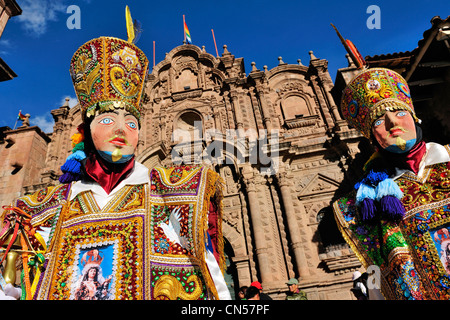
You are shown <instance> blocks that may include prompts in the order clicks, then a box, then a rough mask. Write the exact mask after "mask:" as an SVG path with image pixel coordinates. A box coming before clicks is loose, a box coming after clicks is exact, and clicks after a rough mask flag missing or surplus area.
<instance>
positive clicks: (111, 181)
mask: <svg viewBox="0 0 450 320" xmlns="http://www.w3.org/2000/svg"><path fill="white" fill-rule="evenodd" d="M133 168H134V157H133V158H131V159H130V161H128V162H126V163H117V164H112V163H106V161H104V160H103V159H102V158H101V157H99V156H98V155H97V154H96V153H93V154H91V155H90V156H89V158H88V159H87V160H86V165H85V170H86V173H87V174H88V175H89V176H90V177H91V178H92V179H94V181H96V182H97V183H98V184H99V185H100V186H101V187H102V188H103V190H105V191H106V193H107V194H110V192H111V190H112V189H114V188H115V187H116V186H117V185H118V184H119V183H120V181H122V180H123V179H125V178H126V177H127V176H128V174H129V173H130V172H131V170H133Z"/></svg>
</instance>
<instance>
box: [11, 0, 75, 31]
mask: <svg viewBox="0 0 450 320" xmlns="http://www.w3.org/2000/svg"><path fill="white" fill-rule="evenodd" d="M63 2H65V0H23V1H22V2H21V3H20V7H21V8H22V14H21V15H19V16H17V20H18V21H20V22H22V23H23V27H24V28H25V30H27V31H29V32H30V33H31V34H32V35H35V36H40V35H42V34H44V33H45V32H46V31H47V23H48V22H49V21H57V20H58V14H60V13H65V12H66V9H67V4H64V3H63Z"/></svg>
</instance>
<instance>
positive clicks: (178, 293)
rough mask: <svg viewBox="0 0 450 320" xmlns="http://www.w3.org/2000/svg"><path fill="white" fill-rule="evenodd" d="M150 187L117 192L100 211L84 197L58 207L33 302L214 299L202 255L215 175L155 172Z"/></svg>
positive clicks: (215, 193) (192, 170)
mask: <svg viewBox="0 0 450 320" xmlns="http://www.w3.org/2000/svg"><path fill="white" fill-rule="evenodd" d="M150 181H151V182H150V184H140V185H126V186H124V187H123V188H122V189H120V190H119V191H118V192H117V194H116V195H114V197H113V198H112V199H111V200H110V201H109V202H108V203H107V204H106V205H105V206H104V207H103V208H102V209H100V208H99V206H98V205H97V203H96V201H95V199H94V197H93V195H92V193H91V191H86V192H81V193H79V194H78V195H77V196H76V197H75V198H73V200H72V201H62V202H61V205H62V209H61V210H60V211H61V212H60V214H59V218H58V220H57V223H56V226H55V230H54V235H53V237H52V239H51V240H50V242H51V245H50V246H49V250H48V253H47V256H46V258H47V260H46V265H45V272H43V273H42V275H41V278H40V279H39V283H38V284H37V289H36V292H35V294H34V298H35V299H45V300H47V299H57V300H67V299H69V300H113V299H121V300H134V299H147V300H151V299H167V300H176V299H189V300H197V299H217V292H216V290H215V287H214V283H213V280H212V278H211V275H210V274H209V272H208V267H207V265H206V262H205V258H204V255H205V238H207V236H206V231H207V228H208V208H209V203H210V201H218V202H217V204H218V205H219V207H221V205H220V201H221V198H220V195H221V192H220V190H221V183H220V181H221V180H220V177H219V176H218V175H217V174H216V173H215V172H213V171H211V170H207V169H205V168H202V167H177V168H168V169H167V168H155V169H153V170H152V171H151V173H150ZM219 218H220V215H219ZM218 248H219V250H220V251H219V252H220V256H223V244H222V246H220V245H219V246H218ZM222 260H223V258H222Z"/></svg>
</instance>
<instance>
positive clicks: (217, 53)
mask: <svg viewBox="0 0 450 320" xmlns="http://www.w3.org/2000/svg"><path fill="white" fill-rule="evenodd" d="M211 32H212V36H213V40H214V47H215V48H216V55H217V57H219V51H217V44H216V37H214V30H213V29H211Z"/></svg>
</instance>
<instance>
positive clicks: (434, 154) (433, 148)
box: [392, 142, 450, 180]
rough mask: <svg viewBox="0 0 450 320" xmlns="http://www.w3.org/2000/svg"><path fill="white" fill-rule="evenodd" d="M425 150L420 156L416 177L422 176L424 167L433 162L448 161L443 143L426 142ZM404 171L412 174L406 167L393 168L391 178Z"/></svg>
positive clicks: (395, 177)
mask: <svg viewBox="0 0 450 320" xmlns="http://www.w3.org/2000/svg"><path fill="white" fill-rule="evenodd" d="M426 148H427V151H426V152H425V155H424V156H423V158H422V161H421V162H420V165H419V171H418V172H417V176H418V177H422V175H423V173H424V171H425V167H427V166H431V165H433V164H437V163H442V162H449V161H450V155H449V151H448V150H447V148H446V147H444V146H443V145H440V144H438V143H435V142H428V143H427V144H426ZM405 172H410V173H412V174H414V173H413V172H412V171H411V170H408V169H400V168H395V173H394V177H393V178H392V179H394V180H395V179H397V178H399V177H400V176H402V175H403V174H404V173H405Z"/></svg>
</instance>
